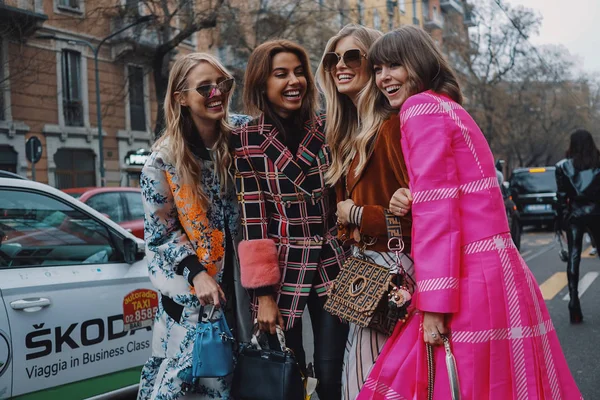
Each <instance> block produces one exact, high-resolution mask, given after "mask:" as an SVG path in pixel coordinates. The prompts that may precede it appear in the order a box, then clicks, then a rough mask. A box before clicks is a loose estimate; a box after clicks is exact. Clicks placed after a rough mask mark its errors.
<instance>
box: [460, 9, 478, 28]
mask: <svg viewBox="0 0 600 400" xmlns="http://www.w3.org/2000/svg"><path fill="white" fill-rule="evenodd" d="M463 22H464V24H465V26H466V27H471V26H476V25H477V20H476V19H475V15H474V14H473V12H472V11H469V10H467V11H465V19H464V21H463Z"/></svg>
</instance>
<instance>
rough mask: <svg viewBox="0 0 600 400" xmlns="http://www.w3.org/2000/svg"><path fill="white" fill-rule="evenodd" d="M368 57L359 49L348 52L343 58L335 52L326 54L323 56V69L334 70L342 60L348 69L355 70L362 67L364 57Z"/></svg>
mask: <svg viewBox="0 0 600 400" xmlns="http://www.w3.org/2000/svg"><path fill="white" fill-rule="evenodd" d="M366 56H367V55H366V54H363V53H361V51H360V50H359V49H351V50H346V52H345V53H344V54H342V55H341V56H339V55H338V54H337V53H334V52H329V53H325V55H324V56H323V69H324V70H325V71H331V70H333V69H334V68H335V66H336V65H338V63H339V62H340V60H343V61H344V64H345V65H346V67H348V68H352V69H355V68H358V67H360V64H361V63H362V59H363V57H366Z"/></svg>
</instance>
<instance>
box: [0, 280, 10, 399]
mask: <svg viewBox="0 0 600 400" xmlns="http://www.w3.org/2000/svg"><path fill="white" fill-rule="evenodd" d="M0 297H2V292H0ZM11 350H12V349H11V343H10V330H9V329H8V315H7V314H6V309H5V308H4V307H3V305H2V302H1V301H0V399H5V398H10V397H11V394H12V390H11V389H12V388H11V384H12V363H11V359H12V351H11Z"/></svg>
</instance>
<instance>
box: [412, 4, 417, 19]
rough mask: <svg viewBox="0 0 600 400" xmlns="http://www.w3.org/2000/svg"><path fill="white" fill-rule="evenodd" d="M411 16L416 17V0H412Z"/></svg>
mask: <svg viewBox="0 0 600 400" xmlns="http://www.w3.org/2000/svg"><path fill="white" fill-rule="evenodd" d="M412 11H413V18H414V19H416V18H417V0H412Z"/></svg>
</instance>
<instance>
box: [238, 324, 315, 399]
mask: <svg viewBox="0 0 600 400" xmlns="http://www.w3.org/2000/svg"><path fill="white" fill-rule="evenodd" d="M277 336H278V338H279V343H280V347H281V348H280V349H267V348H264V347H265V344H264V343H262V342H261V344H259V337H258V336H257V334H256V333H255V334H254V335H253V336H252V341H251V342H250V343H246V344H243V345H242V346H241V348H240V352H239V355H238V360H237V365H236V367H235V370H234V373H233V388H232V392H233V396H234V398H235V399H236V400H304V396H305V395H304V380H303V377H302V372H301V371H300V367H299V366H298V363H297V362H296V358H295V357H294V353H293V352H292V351H291V350H290V349H288V348H287V347H286V346H285V339H284V336H283V332H282V331H281V328H279V327H277Z"/></svg>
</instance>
